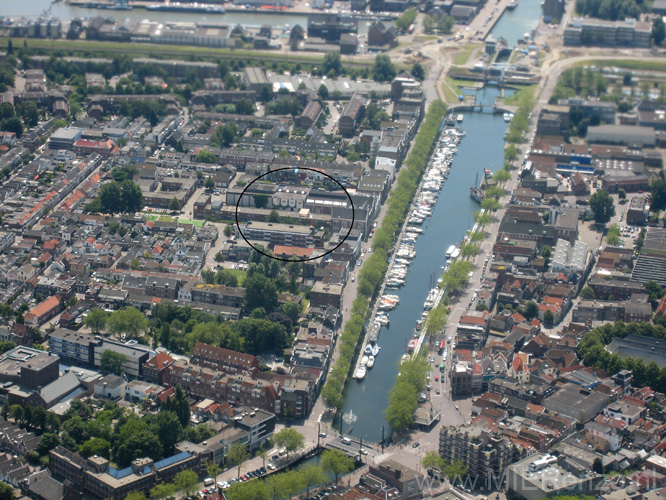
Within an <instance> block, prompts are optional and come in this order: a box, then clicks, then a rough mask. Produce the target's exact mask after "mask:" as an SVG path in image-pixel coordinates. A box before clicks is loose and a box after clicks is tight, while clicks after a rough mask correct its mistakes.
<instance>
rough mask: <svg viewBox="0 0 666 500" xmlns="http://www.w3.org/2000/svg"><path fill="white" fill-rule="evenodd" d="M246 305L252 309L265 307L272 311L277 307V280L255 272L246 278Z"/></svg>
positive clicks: (267, 310)
mask: <svg viewBox="0 0 666 500" xmlns="http://www.w3.org/2000/svg"><path fill="white" fill-rule="evenodd" d="M244 285H245V305H246V306H247V308H248V309H249V310H250V311H251V310H253V309H255V308H257V307H263V308H264V309H265V310H266V312H268V313H270V312H273V311H274V310H275V308H276V307H277V287H276V286H275V282H274V281H273V280H271V279H269V278H267V277H266V276H264V275H262V274H253V275H252V276H250V277H248V278H246V279H245V282H244Z"/></svg>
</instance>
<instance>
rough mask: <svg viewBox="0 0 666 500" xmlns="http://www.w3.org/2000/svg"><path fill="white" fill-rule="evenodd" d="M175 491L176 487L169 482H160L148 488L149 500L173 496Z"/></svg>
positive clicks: (159, 499)
mask: <svg viewBox="0 0 666 500" xmlns="http://www.w3.org/2000/svg"><path fill="white" fill-rule="evenodd" d="M175 492H176V487H175V486H174V485H173V484H171V483H160V484H157V485H155V487H154V488H153V489H151V490H150V498H151V500H162V499H164V498H168V497H170V496H173V494H174V493H175Z"/></svg>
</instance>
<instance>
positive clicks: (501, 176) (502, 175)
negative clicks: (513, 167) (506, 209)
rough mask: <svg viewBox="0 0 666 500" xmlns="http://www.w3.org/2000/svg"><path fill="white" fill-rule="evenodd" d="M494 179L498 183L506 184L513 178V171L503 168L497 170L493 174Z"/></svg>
mask: <svg viewBox="0 0 666 500" xmlns="http://www.w3.org/2000/svg"><path fill="white" fill-rule="evenodd" d="M511 146H513V144H511ZM493 180H494V181H495V182H497V184H498V185H504V184H506V183H507V182H508V181H510V180H511V172H509V171H508V170H504V169H503V168H501V169H499V170H498V171H497V172H495V174H493ZM502 191H504V190H502Z"/></svg>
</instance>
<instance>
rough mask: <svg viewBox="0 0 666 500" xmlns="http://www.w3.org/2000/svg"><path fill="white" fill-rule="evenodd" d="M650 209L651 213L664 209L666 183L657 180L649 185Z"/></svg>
mask: <svg viewBox="0 0 666 500" xmlns="http://www.w3.org/2000/svg"><path fill="white" fill-rule="evenodd" d="M650 209H651V210H652V211H653V212H657V211H659V210H664V209H666V181H664V180H658V181H654V182H653V183H652V184H650Z"/></svg>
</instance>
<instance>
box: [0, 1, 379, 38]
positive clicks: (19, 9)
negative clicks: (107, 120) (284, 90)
mask: <svg viewBox="0 0 666 500" xmlns="http://www.w3.org/2000/svg"><path fill="white" fill-rule="evenodd" d="M156 3H158V2H156ZM199 3H205V2H204V1H200V2H199ZM49 7H51V14H52V15H53V16H56V17H59V18H60V19H61V20H62V21H70V20H71V19H74V18H76V17H82V18H93V17H96V16H104V17H113V18H115V19H125V18H130V19H136V20H142V19H150V20H151V21H157V22H162V23H167V22H175V21H181V22H191V23H196V22H202V21H208V22H216V23H226V24H230V25H236V24H241V25H243V26H261V25H264V24H269V25H270V26H272V27H273V28H276V29H280V28H283V27H285V26H288V27H292V26H295V25H297V24H300V25H301V26H302V27H303V28H304V29H306V28H307V24H308V18H307V15H303V14H270V13H266V12H256V11H252V12H226V13H224V14H205V15H202V14H194V13H187V12H184V13H180V12H178V13H177V12H151V11H147V10H146V9H132V10H107V9H88V8H83V7H75V6H72V5H67V4H66V3H65V1H64V0H63V1H61V2H58V3H54V4H51V0H30V2H17V1H16V0H0V16H26V17H29V18H35V17H38V16H39V15H40V14H41V13H42V12H44V11H46V10H47V9H48V8H49ZM370 24H371V23H370V22H369V21H358V33H359V34H360V35H365V34H367V33H368V29H369V28H370ZM384 24H392V22H387V21H384ZM287 34H288V33H287Z"/></svg>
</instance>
